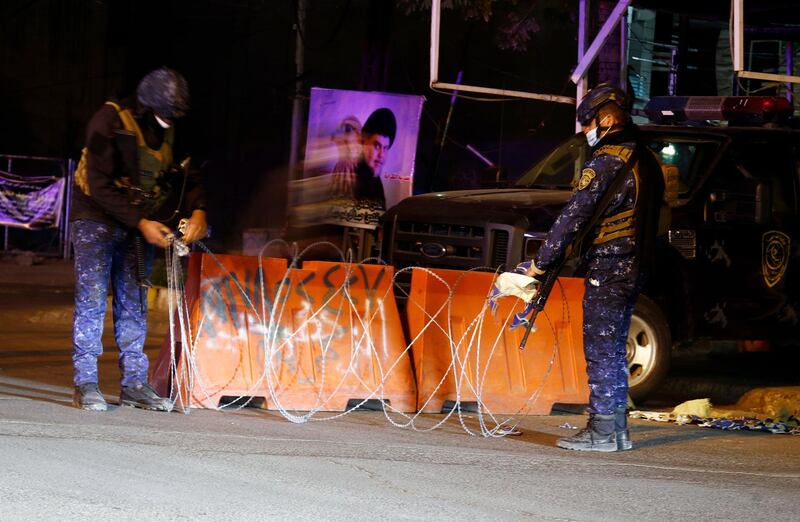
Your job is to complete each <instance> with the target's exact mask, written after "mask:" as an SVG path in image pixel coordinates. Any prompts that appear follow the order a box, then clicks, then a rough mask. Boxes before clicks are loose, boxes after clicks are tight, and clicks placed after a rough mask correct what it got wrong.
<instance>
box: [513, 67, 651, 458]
mask: <svg viewBox="0 0 800 522" xmlns="http://www.w3.org/2000/svg"><path fill="white" fill-rule="evenodd" d="M629 111H630V99H629V98H628V96H627V94H626V93H625V92H624V91H622V90H621V89H619V88H617V87H615V86H613V85H610V84H607V83H604V84H600V85H598V86H597V87H596V88H595V89H593V90H591V91H590V92H589V93H587V95H586V97H585V98H584V99H583V100H582V101H581V103H580V105H579V106H578V108H577V119H578V122H579V123H580V124H581V126H582V130H583V133H584V134H585V135H586V139H587V141H588V143H589V146H590V147H591V149H592V155H591V158H590V159H589V160H588V161H587V162H586V163H585V164H584V166H583V170H582V172H581V176H580V179H579V181H578V184H577V187H576V189H575V191H574V193H573V194H572V197H571V198H570V200H569V202H568V203H567V205H566V206H565V207H564V208H563V210H562V211H561V214H560V215H559V216H558V218H557V219H556V221H555V223H554V224H553V226H552V228H551V229H550V232H549V233H548V236H547V239H546V240H545V242H544V244H543V245H542V247H541V248H540V249H539V251H538V252H537V254H536V256H535V257H534V259H533V260H532V263H530V266H524V267H522V266H521V267H518V269H519V268H525V269H527V273H528V275H531V276H534V277H539V278H540V279H541V276H543V275H545V274H546V273H548V272H549V271H551V270H558V269H559V268H560V266H561V264H562V261H563V259H564V257H565V255H567V253H568V248H569V247H572V249H573V253H575V254H578V255H580V256H581V261H582V265H583V267H584V268H585V270H586V277H585V288H586V291H585V294H584V298H583V344H584V351H585V356H586V369H587V373H588V375H589V389H590V396H589V421H588V423H587V426H586V428H585V429H583V430H582V431H580V432H578V433H577V434H575V435H574V436H571V437H564V438H561V439H559V440H558V442H557V446H559V447H561V448H565V449H571V450H580V451H604V452H612V451H622V450H628V449H631V448H632V447H633V446H632V443H631V440H630V435H629V431H628V426H627V414H626V407H627V396H628V366H627V359H626V342H627V337H628V328H629V326H630V321H631V315H632V313H633V308H634V306H635V304H636V300H637V298H638V296H639V292H640V291H641V289H642V286H643V283H644V280H645V277H646V275H647V272H648V269H649V267H650V265H651V261H652V250H653V243H654V241H655V236H656V232H657V226H658V216H659V211H660V208H661V203H662V199H663V193H664V180H663V177H662V174H661V170H660V167H659V165H658V160H657V159H656V157H655V156H654V155H653V153H652V152H651V151H650V150H649V149H647V148H646V147H645V146H643V145H642V144H640V143H638V141H639V139H638V135H637V128H636V126H635V125H634V124H633V123H632V121H631V118H630V112H629ZM576 238H580V243H581V244H573V243H574V242H575V240H576ZM526 265H527V264H526Z"/></svg>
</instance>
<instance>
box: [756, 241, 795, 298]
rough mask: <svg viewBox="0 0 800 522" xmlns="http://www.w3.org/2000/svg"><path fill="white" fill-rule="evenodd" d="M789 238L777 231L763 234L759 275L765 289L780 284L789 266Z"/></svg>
mask: <svg viewBox="0 0 800 522" xmlns="http://www.w3.org/2000/svg"><path fill="white" fill-rule="evenodd" d="M789 243H790V239H789V236H787V235H786V234H784V233H783V232H779V231H777V230H770V231H769V232H765V233H764V235H763V236H762V240H761V273H762V274H763V275H764V282H765V283H767V288H772V287H773V286H775V285H776V284H778V283H779V282H780V280H781V279H782V278H783V274H784V273H785V272H786V267H787V266H788V265H789Z"/></svg>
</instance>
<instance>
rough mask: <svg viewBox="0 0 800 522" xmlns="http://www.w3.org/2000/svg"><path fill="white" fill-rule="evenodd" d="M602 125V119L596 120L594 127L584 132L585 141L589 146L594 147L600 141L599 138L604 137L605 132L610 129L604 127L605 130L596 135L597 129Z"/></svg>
mask: <svg viewBox="0 0 800 522" xmlns="http://www.w3.org/2000/svg"><path fill="white" fill-rule="evenodd" d="M602 126H603V122H602V121H600V122H597V126H596V127H595V128H594V129H592V130H590V131H589V132H587V133H586V141H587V142H588V143H589V146H590V147H594V146H595V145H597V144H598V143H600V140H602V139H603V138H605V137H606V134H608V131H610V130H611V127H606V128H605V129H606V130H605V132H603V135H602V136H598V135H597V129H599V128H600V127H602Z"/></svg>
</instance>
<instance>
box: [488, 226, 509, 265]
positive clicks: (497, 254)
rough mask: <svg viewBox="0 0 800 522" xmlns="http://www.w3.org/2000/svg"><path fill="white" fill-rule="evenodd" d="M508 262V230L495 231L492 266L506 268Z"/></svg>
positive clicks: (493, 232) (493, 234)
mask: <svg viewBox="0 0 800 522" xmlns="http://www.w3.org/2000/svg"><path fill="white" fill-rule="evenodd" d="M506 261H508V230H493V231H492V264H491V266H493V267H498V266H503V267H504V268H505V265H506Z"/></svg>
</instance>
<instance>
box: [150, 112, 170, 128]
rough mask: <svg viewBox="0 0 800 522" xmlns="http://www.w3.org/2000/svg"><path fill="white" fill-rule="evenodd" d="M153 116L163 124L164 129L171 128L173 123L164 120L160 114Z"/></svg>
mask: <svg viewBox="0 0 800 522" xmlns="http://www.w3.org/2000/svg"><path fill="white" fill-rule="evenodd" d="M153 116H155V118H156V121H157V122H158V124H159V125H161V128H162V129H169V128H170V127H171V125H170V124H169V123H167V122H166V121H164V120H162V119H161V118H159V117H158V114H153Z"/></svg>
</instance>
